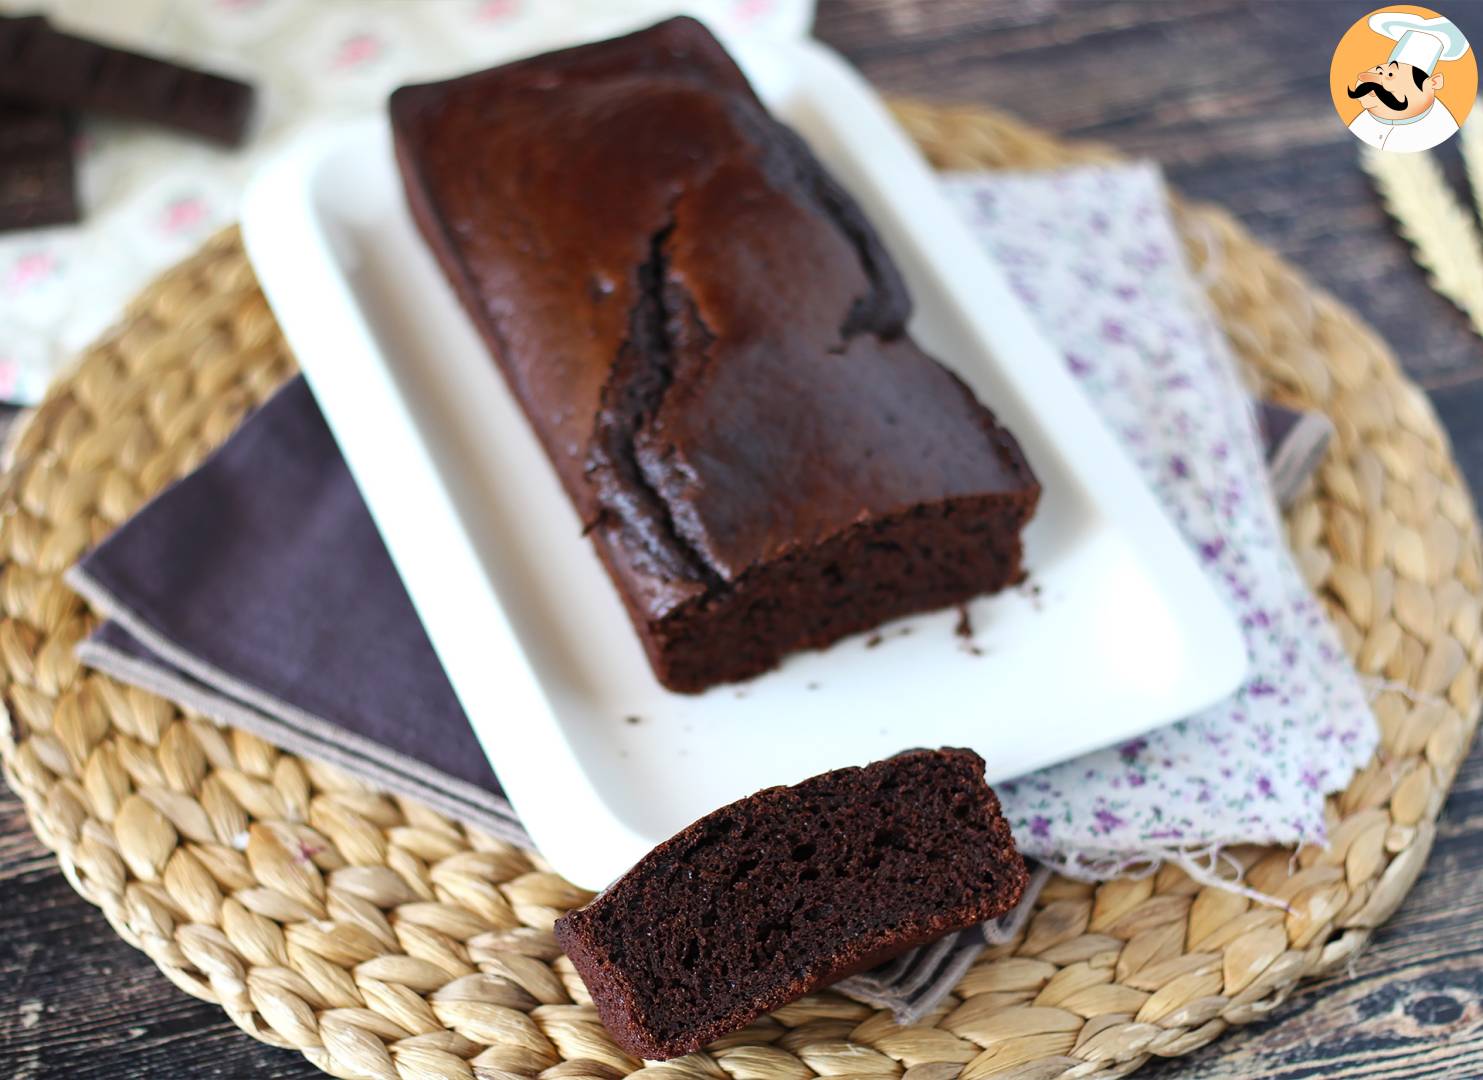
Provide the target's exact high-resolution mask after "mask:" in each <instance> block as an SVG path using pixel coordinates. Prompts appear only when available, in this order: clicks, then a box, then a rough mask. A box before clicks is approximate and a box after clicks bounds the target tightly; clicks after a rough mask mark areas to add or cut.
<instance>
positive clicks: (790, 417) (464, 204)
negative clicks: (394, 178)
mask: <svg viewBox="0 0 1483 1080" xmlns="http://www.w3.org/2000/svg"><path fill="white" fill-rule="evenodd" d="M392 117H393V123H394V125H395V127H396V131H397V146H398V153H399V154H400V155H401V156H402V161H403V168H404V170H408V171H409V172H410V174H411V175H413V176H415V178H416V181H417V182H416V183H412V184H409V185H408V190H409V198H411V199H412V200H413V201H414V209H419V207H417V206H416V205H415V204H416V203H417V201H419V200H421V201H422V206H421V207H420V210H421V211H422V216H423V219H424V220H426V219H427V218H428V217H431V218H433V219H435V220H436V221H437V223H438V226H439V232H440V234H441V235H440V236H435V237H433V243H434V247H435V248H436V247H442V248H443V251H442V252H441V253H440V257H441V258H442V259H443V261H444V263H445V266H448V267H450V268H451V273H452V276H453V278H454V284H455V286H456V287H457V288H458V289H459V291H460V293H461V295H462V299H463V301H464V303H465V305H466V306H467V307H468V308H469V310H470V311H471V313H472V314H473V315H474V317H475V318H476V319H477V320H479V321H480V322H481V323H482V324H483V325H482V327H481V329H482V330H483V331H484V333H485V336H486V337H487V338H488V339H489V340H490V342H491V345H492V346H493V348H494V351H495V352H496V355H497V358H498V359H499V360H500V362H501V363H502V364H503V365H504V367H505V371H506V375H507V377H508V378H509V381H510V383H511V386H512V387H513V389H514V390H515V392H516V393H517V395H519V396H520V398H521V399H522V404H523V406H524V407H525V409H526V412H527V413H528V415H529V416H530V417H531V419H532V423H533V425H534V427H535V428H536V430H537V434H538V435H539V436H540V437H541V439H542V440H543V441H544V442H545V444H546V448H547V451H548V453H549V454H550V455H551V457H552V459H553V461H554V462H555V464H556V467H557V470H558V473H559V474H560V476H561V479H562V482H563V483H564V485H565V486H566V488H567V490H568V492H569V494H570V495H571V497H572V499H573V500H574V502H575V503H576V505H577V507H578V510H579V512H580V513H581V514H582V516H583V518H584V519H585V520H586V521H587V523H588V525H589V527H592V528H595V529H598V530H600V531H603V532H606V533H608V534H609V536H610V537H611V538H614V539H615V540H616V542H617V543H618V544H620V545H621V546H622V547H623V548H624V549H625V550H626V553H627V556H628V561H629V563H630V565H631V566H632V567H633V568H634V569H637V570H639V571H640V572H642V573H644V574H646V575H648V576H649V577H650V578H652V579H653V580H654V582H655V583H656V584H654V586H653V589H654V594H653V596H652V597H651V602H652V603H654V604H655V605H657V606H664V605H669V604H673V603H677V602H681V601H683V600H685V599H693V598H695V597H697V596H704V595H707V594H713V593H715V592H716V591H717V590H725V589H726V588H727V587H728V586H730V585H733V584H735V583H736V582H737V581H738V579H740V578H741V577H742V575H744V574H746V573H747V572H748V571H749V570H750V569H752V568H754V567H756V566H758V565H761V564H766V563H767V562H769V561H770V560H775V559H778V558H780V557H783V556H786V555H787V554H789V553H790V552H793V551H797V550H800V549H803V548H806V547H808V546H809V545H813V544H817V543H820V542H822V541H824V540H827V539H828V538H830V537H833V536H836V535H838V534H840V533H842V532H843V531H845V530H848V529H850V528H851V527H853V526H856V525H859V524H860V523H862V522H868V521H870V520H872V519H875V518H878V517H882V516H886V515H894V514H901V513H909V512H911V511H912V509H913V508H917V507H922V506H931V505H934V504H937V503H941V502H942V501H944V500H949V499H953V498H955V497H959V496H975V495H984V494H994V493H999V492H1003V493H1006V494H1008V495H1016V494H1019V493H1023V492H1024V491H1026V490H1027V489H1030V490H1033V489H1034V480H1033V477H1032V476H1031V474H1030V471H1029V469H1028V467H1027V466H1026V465H1025V462H1024V459H1023V458H1022V457H1021V455H1020V453H1019V451H1018V448H1017V447H1016V446H1015V444H1014V442H1013V440H1012V439H1011V438H1010V437H1009V436H1008V435H1007V434H1006V433H1005V432H1004V431H1003V430H1002V429H1001V428H999V427H998V425H997V424H996V423H995V421H994V418H993V416H992V415H991V414H990V413H989V412H988V410H986V409H985V408H983V407H982V406H981V405H980V404H979V403H978V402H977V401H976V400H975V399H974V398H973V396H972V394H971V393H970V392H969V391H968V389H967V388H966V387H965V386H964V385H963V384H962V382H961V381H959V380H958V379H957V378H956V377H955V376H953V375H952V374H951V373H950V372H948V371H947V370H946V369H944V368H942V367H940V366H939V365H938V364H936V363H935V362H934V361H932V360H931V359H930V358H929V357H927V356H926V355H925V354H923V353H922V352H921V351H920V350H919V349H918V348H917V347H916V346H915V345H914V344H913V343H912V342H911V340H910V339H909V338H908V337H907V336H906V333H905V323H906V320H907V318H908V316H909V314H910V310H911V304H910V300H909V298H908V296H907V293H906V290H905V287H904V286H903V284H902V282H901V280H900V278H899V276H898V275H897V273H896V271H895V269H894V267H893V266H892V264H891V260H890V258H889V256H888V255H887V254H886V253H885V251H884V249H883V248H882V247H881V245H880V242H879V240H878V239H877V238H876V236H875V233H874V232H873V230H872V229H871V228H870V226H869V224H868V223H867V222H866V221H865V219H864V216H863V215H862V213H861V211H860V210H859V208H858V207H857V206H856V204H855V203H854V201H853V200H852V199H851V198H850V196H849V195H848V194H847V193H845V192H844V191H843V189H842V188H840V187H839V186H838V185H837V184H836V183H835V181H833V180H832V179H831V178H830V176H829V175H828V174H827V173H826V172H825V171H824V170H823V168H822V167H821V166H820V165H819V163H818V162H817V160H816V159H815V158H814V157H813V155H812V154H811V153H810V151H809V150H808V149H807V147H806V146H805V145H804V144H803V142H802V141H801V140H800V139H799V138H798V136H797V135H795V134H794V133H793V132H792V131H791V130H790V129H789V128H787V127H785V126H784V125H782V124H780V123H778V122H777V121H775V120H774V119H772V118H771V117H770V116H769V115H768V113H767V112H766V110H765V109H764V108H763V107H762V106H761V104H760V103H759V102H758V100H757V98H756V96H755V95H754V94H753V92H752V90H751V88H750V87H749V86H748V84H747V82H746V80H745V78H743V76H742V75H741V73H740V72H739V71H738V70H737V68H736V66H735V65H734V64H733V62H732V61H731V59H730V58H729V57H728V56H727V55H726V54H725V52H724V51H723V50H722V49H721V47H720V45H719V44H718V43H717V42H716V41H715V39H714V38H713V37H711V35H710V34H709V33H708V32H707V31H706V30H705V29H704V28H703V27H701V26H700V25H699V24H698V23H695V22H693V21H691V20H689V19H675V20H671V21H669V22H666V23H662V24H660V25H659V26H656V27H654V28H652V29H650V30H647V31H643V32H641V33H638V34H634V35H631V36H629V37H627V38H621V39H618V40H615V41H607V42H602V43H599V44H597V45H592V46H583V47H580V48H576V49H571V50H567V51H565V52H560V53H554V54H548V55H546V56H543V57H539V58H536V59H535V60H533V61H529V62H520V63H515V64H510V65H506V66H504V67H500V68H496V69H492V70H490V71H485V72H480V73H477V74H474V75H469V76H465V77H463V78H460V79H455V80H451V81H448V82H442V83H435V84H428V85H423V86H415V87H407V88H404V89H402V90H399V91H397V92H396V94H395V95H394V96H393V99H392ZM532 344H533V345H534V346H535V347H536V349H538V351H539V361H538V362H532V361H531V359H530V357H531V352H532V350H531V348H529V347H527V346H529V345H532ZM512 357H518V358H519V360H518V362H515V361H513V360H512Z"/></svg>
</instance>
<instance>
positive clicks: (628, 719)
mask: <svg viewBox="0 0 1483 1080" xmlns="http://www.w3.org/2000/svg"><path fill="white" fill-rule="evenodd" d="M623 722H624V723H625V724H642V723H643V722H644V718H643V717H642V716H625V717H624V718H623Z"/></svg>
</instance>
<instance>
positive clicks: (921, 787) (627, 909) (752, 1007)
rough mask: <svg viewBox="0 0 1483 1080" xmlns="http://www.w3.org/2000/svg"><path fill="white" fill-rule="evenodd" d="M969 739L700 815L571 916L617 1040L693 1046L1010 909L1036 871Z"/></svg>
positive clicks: (568, 931)
mask: <svg viewBox="0 0 1483 1080" xmlns="http://www.w3.org/2000/svg"><path fill="white" fill-rule="evenodd" d="M983 765H984V763H983V759H982V758H980V757H979V756H978V755H977V754H975V753H973V752H972V751H969V750H915V751H912V752H910V753H906V754H902V755H899V756H897V757H894V758H891V759H889V760H887V761H880V762H876V763H875V764H873V765H868V766H866V767H864V768H862V769H840V770H838V771H836V772H831V773H825V774H824V775H822V776H816V777H814V778H813V779H811V780H805V781H804V782H803V783H801V784H798V785H796V786H794V787H778V788H768V789H767V790H765V791H760V792H758V793H757V794H755V795H752V796H750V797H748V798H745V799H742V800H740V801H738V802H735V803H732V804H731V805H730V806H726V807H723V808H722V809H720V810H717V811H716V812H715V813H713V814H709V815H707V816H706V817H704V818H702V819H700V820H699V821H697V822H696V823H695V824H693V825H691V826H689V827H688V828H686V829H684V830H683V831H682V832H680V833H678V834H677V835H675V836H674V837H672V838H671V839H669V840H666V841H665V842H664V843H663V844H660V845H659V846H658V847H657V848H655V849H654V850H653V851H651V852H650V853H649V854H648V855H646V856H644V858H643V859H642V860H640V861H639V863H638V865H636V866H635V867H634V868H633V869H632V870H630V871H629V872H628V873H627V874H625V875H624V876H623V877H622V878H621V879H619V881H618V882H617V883H616V884H614V885H613V886H612V887H610V888H609V889H607V890H606V891H605V892H603V894H602V895H601V896H599V897H598V898H597V899H596V900H594V901H593V902H592V903H591V904H589V905H588V906H587V907H585V908H583V909H581V910H580V911H574V912H571V913H570V914H568V915H565V916H563V917H562V918H561V919H559V920H557V922H556V940H557V941H558V942H559V943H560V944H561V947H562V948H563V949H564V950H566V953H567V956H569V957H570V958H571V961H572V963H573V965H575V967H576V969H577V971H578V973H579V974H580V975H581V976H582V981H583V982H584V983H586V985H587V989H588V991H589V992H590V993H591V995H592V1000H593V1003H594V1004H595V1005H596V1006H597V1011H598V1015H600V1016H601V1017H602V1021H603V1023H604V1025H606V1027H607V1028H608V1031H609V1032H610V1033H611V1034H612V1036H613V1038H614V1039H615V1040H616V1041H617V1042H618V1044H619V1045H620V1046H622V1047H623V1048H624V1049H625V1050H626V1051H628V1052H629V1053H631V1054H633V1055H635V1056H637V1057H642V1058H649V1059H660V1060H662V1059H666V1058H671V1057H675V1056H677V1055H679V1054H686V1053H690V1052H692V1051H694V1050H698V1049H700V1048H701V1047H703V1046H705V1045H706V1044H707V1043H709V1042H711V1041H712V1040H714V1039H716V1038H719V1037H720V1036H722V1035H724V1034H726V1033H728V1032H731V1031H735V1030H737V1029H738V1028H741V1027H744V1026H746V1024H748V1023H749V1022H751V1021H752V1020H753V1019H755V1018H756V1017H758V1016H759V1015H761V1014H762V1013H764V1012H767V1011H769V1010H772V1009H776V1008H778V1007H779V1006H781V1005H784V1004H786V1003H788V1002H790V1001H793V1000H795V999H797V998H799V997H801V996H803V995H804V994H806V993H808V992H809V991H811V990H814V989H817V988H818V987H820V986H823V985H826V984H828V983H830V982H833V981H835V980H836V979H839V978H842V977H844V976H845V975H849V974H853V973H855V972H858V971H862V970H865V969H866V968H869V967H872V966H874V965H875V964H878V963H881V962H883V961H884V960H886V959H889V958H890V957H892V956H895V955H897V954H898V953H902V952H905V951H906V950H908V949H911V948H914V947H916V946H918V945H922V944H925V943H926V942H928V941H932V940H934V939H936V938H939V937H941V936H943V935H944V934H947V933H951V932H953V931H956V930H961V929H963V928H964V927H968V926H973V925H975V924H977V923H980V922H983V921H985V920H987V919H992V918H995V917H997V916H999V915H1002V914H1004V913H1005V912H1007V911H1009V910H1010V909H1011V908H1013V907H1014V905H1015V904H1016V903H1018V902H1019V898H1020V895H1021V893H1023V891H1024V888H1025V884H1026V882H1027V880H1028V875H1027V873H1026V870H1025V864H1024V860H1023V859H1021V858H1020V855H1019V853H1018V851H1017V850H1016V849H1015V846H1014V840H1013V838H1012V837H1011V836H1010V832H1009V824H1008V822H1006V821H1005V819H1004V817H1003V815H1002V814H1001V813H1000V811H999V801H998V799H997V798H996V797H995V795H994V793H993V791H992V790H991V789H990V788H989V786H988V785H987V784H985V783H984V779H983Z"/></svg>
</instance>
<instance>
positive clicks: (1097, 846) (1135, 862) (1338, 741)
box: [944, 165, 1379, 878]
mask: <svg viewBox="0 0 1483 1080" xmlns="http://www.w3.org/2000/svg"><path fill="white" fill-rule="evenodd" d="M944 187H945V190H946V191H947V193H948V195H949V196H950V198H951V199H952V201H953V202H954V203H955V204H956V205H957V206H958V208H959V209H960V210H961V211H962V213H963V215H964V218H965V220H966V221H967V222H968V224H969V226H970V227H971V228H972V230H973V232H974V233H975V235H977V236H978V237H979V238H980V240H981V241H982V242H983V243H984V244H985V246H986V247H987V248H988V249H989V251H990V252H991V253H992V254H993V255H994V257H995V258H996V259H997V261H998V262H999V264H1000V266H1001V267H1002V268H1003V269H1004V271H1005V273H1006V274H1007V275H1008V276H1009V279H1010V282H1011V284H1012V285H1013V287H1014V289H1015V292H1016V293H1017V294H1018V295H1019V297H1020V299H1021V300H1022V301H1023V302H1024V303H1025V304H1026V305H1027V306H1028V307H1029V308H1030V309H1031V311H1032V313H1033V314H1034V315H1035V317H1036V322H1037V323H1038V324H1039V325H1040V327H1041V328H1042V329H1043V330H1044V331H1045V332H1046V334H1047V335H1049V336H1050V338H1051V339H1052V340H1053V341H1054V342H1055V344H1056V345H1057V346H1058V347H1059V348H1060V351H1061V352H1062V354H1063V355H1064V356H1065V358H1066V363H1067V365H1068V367H1069V368H1070V369H1071V371H1072V373H1073V374H1074V375H1075V376H1076V379H1077V381H1078V382H1079V384H1080V385H1081V387H1082V389H1083V390H1084V391H1085V392H1086V393H1087V395H1088V396H1089V397H1090V398H1091V400H1092V403H1093V404H1094V405H1095V406H1096V408H1097V410H1098V412H1099V413H1100V414H1101V416H1102V419H1103V420H1104V421H1105V422H1106V423H1107V425H1108V426H1109V427H1110V428H1111V429H1112V430H1113V431H1114V432H1115V433H1116V435H1117V436H1118V438H1119V439H1120V440H1121V442H1122V444H1123V447H1124V449H1126V451H1127V452H1128V454H1129V456H1131V457H1132V458H1133V459H1134V461H1135V462H1136V463H1137V465H1138V467H1139V469H1140V471H1141V472H1142V474H1143V477H1144V479H1145V480H1146V481H1147V482H1148V484H1149V486H1150V487H1152V488H1153V489H1154V491H1155V493H1156V494H1157V495H1158V496H1159V500H1160V502H1161V503H1162V504H1163V506H1164V508H1165V510H1166V511H1167V512H1168V513H1169V515H1170V516H1171V517H1172V518H1173V519H1174V522H1175V524H1176V525H1178V527H1179V529H1180V531H1181V532H1182V533H1183V534H1184V536H1185V538H1186V539H1187V540H1188V541H1189V543H1190V545H1191V547H1193V548H1194V549H1195V550H1196V551H1197V552H1198V553H1199V555H1200V558H1201V561H1202V563H1203V564H1204V568H1205V570H1206V572H1207V573H1208V574H1209V576H1210V579H1211V581H1212V582H1213V583H1214V584H1215V586H1216V588H1217V589H1218V590H1219V591H1220V593H1221V595H1222V596H1223V597H1224V598H1225V599H1226V601H1227V602H1228V603H1229V605H1230V609H1231V610H1232V611H1233V612H1234V613H1235V614H1236V615H1237V617H1238V618H1239V620H1240V624H1241V627H1242V631H1243V633H1244V636H1245V638H1246V645H1247V652H1248V654H1249V658H1250V669H1249V673H1248V676H1247V678H1246V681H1245V683H1244V684H1243V685H1242V686H1241V687H1240V688H1239V689H1238V690H1237V692H1236V693H1235V694H1233V695H1232V696H1231V697H1230V698H1229V699H1227V700H1225V701H1222V702H1221V703H1220V704H1218V705H1216V706H1214V707H1213V708H1210V709H1207V710H1206V711H1204V712H1202V713H1200V714H1198V715H1196V716H1191V717H1189V718H1187V719H1185V720H1181V721H1179V722H1178V723H1175V724H1171V725H1169V726H1168V727H1164V728H1160V729H1159V730H1157V731H1154V732H1152V733H1150V734H1149V735H1146V736H1144V737H1143V738H1141V739H1137V740H1135V741H1133V742H1130V743H1127V744H1126V745H1123V746H1118V747H1113V748H1110V749H1107V750H1104V751H1101V752H1099V753H1094V754H1090V755H1087V756H1086V757H1082V758H1078V759H1076V760H1075V761H1070V762H1066V763H1065V764H1062V765H1057V766H1054V767H1052V768H1049V769H1046V770H1044V771H1042V772H1039V773H1035V774H1034V775H1032V776H1028V777H1024V778H1022V779H1020V780H1016V781H1013V782H1010V783H1006V784H1001V785H998V787H999V793H1000V796H1001V798H1002V800H1003V802H1004V806H1005V810H1006V812H1007V813H1008V815H1009V817H1010V820H1011V822H1012V823H1013V825H1014V831H1015V836H1016V838H1017V839H1018V841H1019V843H1020V846H1021V848H1022V849H1023V850H1024V851H1025V853H1026V854H1028V855H1033V856H1035V857H1036V858H1038V859H1040V860H1042V861H1044V862H1047V863H1050V864H1052V865H1054V866H1056V867H1058V868H1060V869H1063V870H1065V871H1066V872H1068V873H1071V874H1073V875H1076V876H1083V877H1094V878H1104V877H1109V876H1113V875H1115V874H1117V873H1119V872H1122V871H1125V870H1129V869H1134V868H1136V867H1138V866H1140V865H1148V864H1149V863H1150V862H1153V861H1157V860H1160V859H1170V860H1173V861H1176V862H1179V863H1181V864H1182V865H1184V866H1185V867H1186V869H1188V870H1190V871H1191V872H1192V873H1193V874H1195V875H1196V876H1198V877H1204V878H1208V877H1209V876H1211V875H1212V874H1217V873H1218V874H1220V875H1221V876H1222V877H1229V876H1230V875H1229V874H1227V873H1225V872H1224V868H1222V867H1220V866H1219V865H1218V856H1219V853H1220V851H1221V849H1222V848H1224V847H1226V846H1229V845H1233V844H1239V843H1275V844H1304V843H1321V842H1323V841H1324V839H1325V822H1324V812H1323V811H1324V798H1323V797H1324V794H1325V793H1327V792H1332V791H1337V790H1339V789H1340V788H1342V787H1344V786H1345V785H1346V784H1347V783H1348V781H1349V779H1350V777H1351V776H1352V775H1353V773H1354V771H1355V770H1356V769H1357V768H1359V767H1361V766H1362V765H1363V764H1364V763H1365V762H1367V761H1368V760H1369V759H1370V756H1371V755H1372V754H1373V753H1374V751H1375V747H1376V744H1377V741H1378V737H1379V735H1378V729H1377V727H1376V725H1375V721H1374V718H1373V716H1372V714H1371V712H1370V709H1369V706H1368V703H1367V697H1366V694H1365V693H1364V690H1363V688H1362V687H1361V685H1360V682H1359V680H1358V678H1357V676H1356V674H1355V672H1354V669H1353V667H1352V666H1351V664H1350V663H1349V660H1348V658H1347V657H1346V656H1345V654H1344V651H1343V649H1342V648H1341V647H1340V643H1339V640H1338V636H1337V635H1336V634H1335V632H1334V630H1333V628H1332V627H1331V626H1330V625H1329V623H1328V621H1327V620H1326V619H1325V617H1324V615H1323V612H1322V611H1321V609H1320V608H1319V606H1318V603H1317V601H1316V600H1315V599H1314V597H1313V595H1312V594H1311V593H1310V592H1309V590H1308V588H1307V586H1306V585H1305V584H1304V582H1303V580H1302V578H1301V577H1300V575H1299V573H1298V569H1297V566H1296V565H1295V564H1294V562H1293V559H1292V556H1291V554H1290V553H1289V552H1288V549H1287V545H1286V542H1285V539H1284V536H1283V530H1282V524H1281V519H1280V518H1279V516H1278V512H1277V509H1276V505H1275V503H1274V501H1273V498H1272V494H1271V490H1270V487H1269V485H1268V482H1267V473H1266V467H1265V463H1264V459H1263V450H1262V442H1261V438H1260V435H1259V434H1258V430H1257V425H1256V419H1255V415H1254V412H1253V409H1252V403H1251V399H1250V397H1249V395H1248V394H1247V392H1246V391H1245V389H1244V388H1243V387H1242V385H1241V383H1240V380H1239V378H1238V375H1237V369H1236V363H1235V360H1234V357H1233V356H1232V354H1231V350H1230V345H1229V343H1228V342H1227V340H1226V338H1225V336H1224V334H1223V333H1222V332H1221V330H1220V328H1219V325H1218V324H1217V322H1216V321H1215V319H1214V317H1213V315H1212V313H1211V312H1210V310H1209V308H1208V306H1207V304H1206V301H1205V297H1204V294H1203V292H1202V291H1201V290H1200V288H1199V285H1198V283H1197V282H1196V281H1195V279H1194V277H1193V275H1192V273H1191V272H1190V270H1189V268H1188V266H1187V264H1186V262H1185V259H1184V250H1183V247H1182V246H1181V244H1180V241H1179V238H1178V236H1177V234H1176V233H1175V230H1174V226H1173V223H1172V220H1171V218H1170V215H1169V209H1168V200H1167V197H1166V195H1165V191H1164V187H1163V182H1162V179H1161V177H1160V175H1159V173H1158V171H1157V169H1155V168H1154V167H1153V166H1150V165H1130V166H1112V167H1101V168H1088V169H1076V170H1070V171H1066V172H1059V173H1049V174H1042V175H1035V174H1023V173H1021V174H973V175H957V176H949V177H946V178H945V180H944ZM1067 659H1068V663H1074V662H1075V658H1074V657H1068V658H1067Z"/></svg>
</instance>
